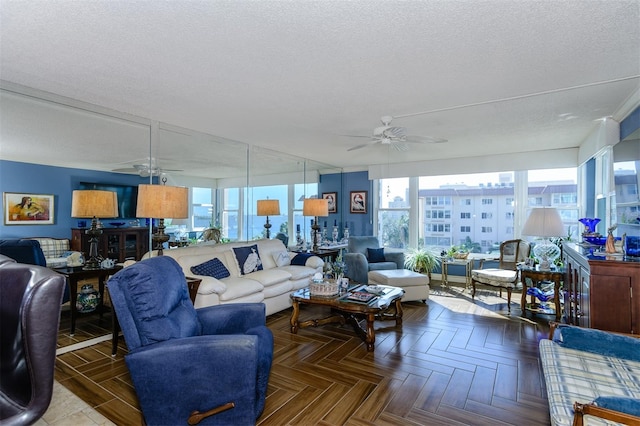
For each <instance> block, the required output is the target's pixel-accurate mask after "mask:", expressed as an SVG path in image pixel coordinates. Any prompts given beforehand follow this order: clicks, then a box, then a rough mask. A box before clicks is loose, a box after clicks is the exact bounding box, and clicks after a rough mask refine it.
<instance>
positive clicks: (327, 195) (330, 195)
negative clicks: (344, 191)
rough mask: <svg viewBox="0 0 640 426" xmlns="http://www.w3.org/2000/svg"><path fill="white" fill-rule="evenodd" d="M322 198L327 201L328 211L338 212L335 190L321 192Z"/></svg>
mask: <svg viewBox="0 0 640 426" xmlns="http://www.w3.org/2000/svg"><path fill="white" fill-rule="evenodd" d="M322 198H324V199H325V200H327V202H328V203H329V213H338V193H337V192H323V193H322Z"/></svg>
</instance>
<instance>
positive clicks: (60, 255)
mask: <svg viewBox="0 0 640 426" xmlns="http://www.w3.org/2000/svg"><path fill="white" fill-rule="evenodd" d="M27 239H28V240H36V241H37V242H39V243H40V248H41V249H42V252H43V253H44V258H45V259H46V261H47V267H48V268H63V267H65V266H67V257H68V256H69V255H70V251H69V250H70V249H69V240H68V239H67V238H51V237H35V238H27Z"/></svg>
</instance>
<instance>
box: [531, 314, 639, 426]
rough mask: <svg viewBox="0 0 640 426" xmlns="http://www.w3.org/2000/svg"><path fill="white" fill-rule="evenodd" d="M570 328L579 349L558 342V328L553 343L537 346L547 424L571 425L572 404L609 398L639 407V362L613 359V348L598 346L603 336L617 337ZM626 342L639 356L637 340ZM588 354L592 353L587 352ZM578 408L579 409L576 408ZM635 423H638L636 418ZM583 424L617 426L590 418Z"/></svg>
mask: <svg viewBox="0 0 640 426" xmlns="http://www.w3.org/2000/svg"><path fill="white" fill-rule="evenodd" d="M567 328H568V327H567ZM572 328H573V329H574V330H575V331H578V332H579V333H580V334H581V337H580V340H581V341H580V342H578V345H577V346H578V347H579V348H572V347H569V346H573V344H570V343H568V342H562V339H563V337H562V335H561V334H562V330H565V329H566V328H563V327H562V326H560V327H559V328H558V329H557V330H555V333H554V331H553V330H554V328H552V335H553V334H555V338H554V340H546V339H545V340H541V341H540V343H539V348H540V362H541V364H542V369H543V372H544V379H545V382H546V386H547V396H548V399H549V411H550V417H551V424H552V425H571V424H572V422H573V419H574V414H576V410H575V409H574V404H575V403H578V404H585V405H589V404H590V403H591V402H592V401H594V400H596V401H597V398H599V397H613V398H614V399H619V400H625V401H627V399H631V400H632V401H631V402H632V403H633V400H637V406H640V360H635V359H626V358H628V357H627V356H626V354H622V353H621V356H622V357H619V356H616V355H613V354H614V353H615V351H616V348H615V346H616V345H615V344H611V343H609V342H608V341H607V342H603V341H600V342H599V340H600V339H601V337H602V336H604V337H605V338H606V337H607V335H609V336H619V335H615V334H613V333H607V332H602V331H600V330H593V329H579V330H578V328H577V327H572ZM582 336H585V337H582ZM619 337H623V338H627V337H626V336H619ZM628 339H632V340H634V341H635V340H637V343H638V346H637V348H635V349H633V350H637V351H638V355H640V339H633V338H631V337H628ZM565 343H566V344H565ZM584 347H588V350H589V351H587V350H583V349H584ZM629 349H630V348H629V346H628V345H626V347H625V348H623V350H622V351H621V352H626V353H628V351H629ZM591 350H594V351H595V352H590V351H591ZM597 352H600V353H597ZM632 358H633V356H632ZM601 405H602V404H601ZM578 408H579V409H580V406H578ZM578 411H579V410H578ZM586 413H587V412H586V411H585V414H586ZM597 414H601V413H597ZM578 416H580V414H578ZM636 419H637V420H636V421H638V422H640V418H636ZM584 420H585V424H588V425H612V424H618V423H615V422H611V421H607V420H604V419H603V418H599V417H596V416H593V415H587V416H585V417H584ZM577 424H579V423H577Z"/></svg>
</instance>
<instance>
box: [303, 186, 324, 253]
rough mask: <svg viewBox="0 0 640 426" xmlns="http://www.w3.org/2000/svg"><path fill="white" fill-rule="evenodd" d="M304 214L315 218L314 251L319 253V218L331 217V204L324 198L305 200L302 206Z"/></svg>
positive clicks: (312, 227)
mask: <svg viewBox="0 0 640 426" xmlns="http://www.w3.org/2000/svg"><path fill="white" fill-rule="evenodd" d="M302 214H303V215H305V216H313V217H314V220H313V225H311V229H313V246H312V250H313V251H318V231H319V230H320V225H318V216H329V202H328V201H327V200H326V199H323V198H305V199H304V201H303V205H302Z"/></svg>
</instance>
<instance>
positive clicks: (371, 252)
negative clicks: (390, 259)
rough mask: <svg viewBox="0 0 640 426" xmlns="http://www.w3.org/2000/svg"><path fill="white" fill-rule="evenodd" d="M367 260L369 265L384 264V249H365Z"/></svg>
mask: <svg viewBox="0 0 640 426" xmlns="http://www.w3.org/2000/svg"><path fill="white" fill-rule="evenodd" d="M367 260H369V263H379V262H384V261H385V258H384V248H367Z"/></svg>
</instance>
